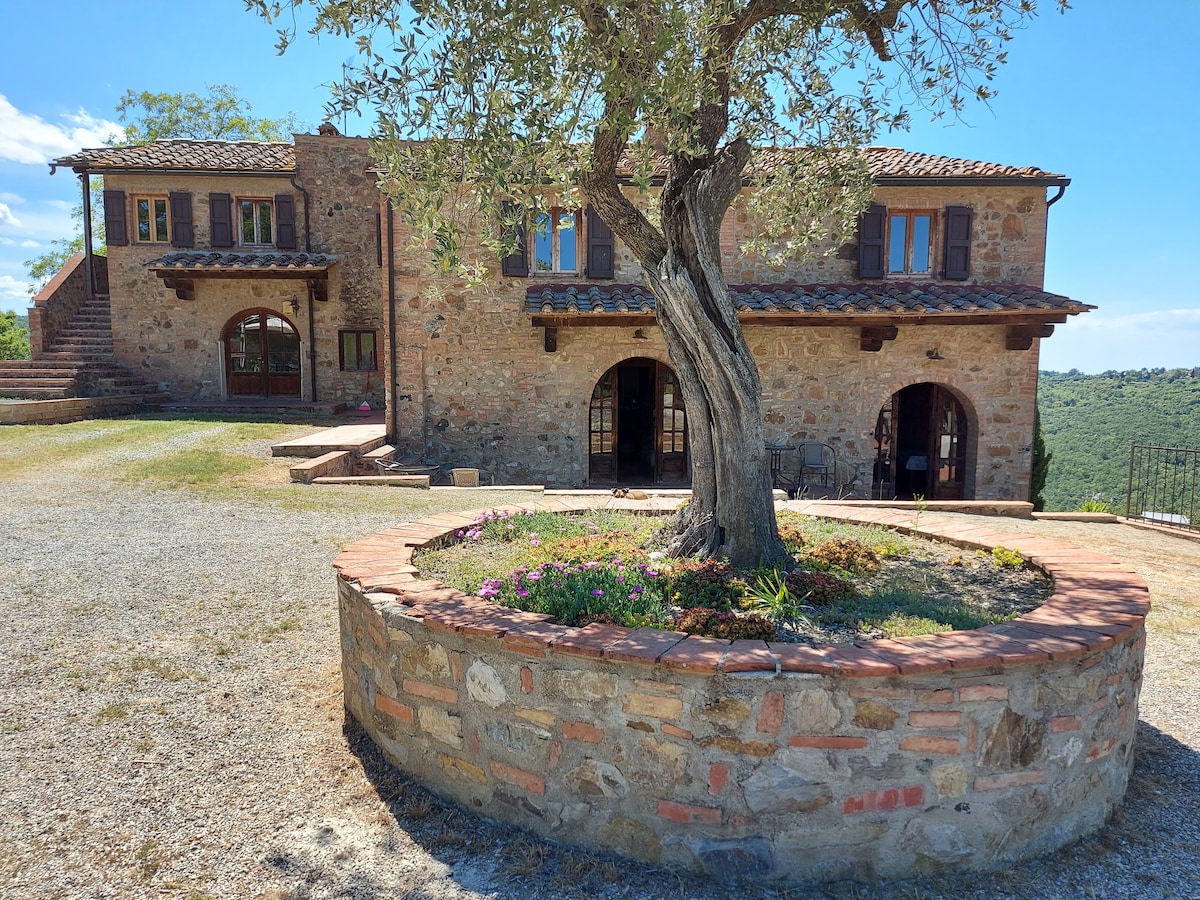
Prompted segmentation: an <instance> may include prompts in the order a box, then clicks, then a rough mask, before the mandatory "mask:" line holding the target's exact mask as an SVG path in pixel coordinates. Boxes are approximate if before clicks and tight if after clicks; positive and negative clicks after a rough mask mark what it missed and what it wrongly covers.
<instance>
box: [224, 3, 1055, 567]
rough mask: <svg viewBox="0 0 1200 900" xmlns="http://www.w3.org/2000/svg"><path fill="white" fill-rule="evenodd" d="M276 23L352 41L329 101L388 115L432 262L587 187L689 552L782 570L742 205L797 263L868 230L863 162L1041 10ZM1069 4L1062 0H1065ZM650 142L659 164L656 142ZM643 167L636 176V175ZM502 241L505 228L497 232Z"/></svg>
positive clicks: (951, 109)
mask: <svg viewBox="0 0 1200 900" xmlns="http://www.w3.org/2000/svg"><path fill="white" fill-rule="evenodd" d="M246 5H247V8H249V9H251V10H254V11H256V12H257V13H258V14H260V15H262V16H263V17H265V18H266V19H268V20H269V21H273V22H276V23H277V24H278V26H279V28H280V30H279V35H280V41H279V45H278V46H279V49H280V52H284V51H285V50H286V48H287V46H288V44H289V42H291V41H292V40H294V39H295V37H296V35H297V34H298V33H299V32H300V31H301V30H303V29H305V28H307V30H308V31H309V32H310V33H311V34H313V35H315V36H319V35H321V34H334V35H339V36H343V37H344V36H350V37H353V38H354V39H355V40H356V42H357V47H358V51H359V60H358V66H357V70H356V77H355V78H353V79H348V80H347V81H346V82H345V83H343V84H342V85H340V86H339V87H338V88H337V89H335V97H334V101H333V105H334V108H340V109H356V108H358V107H360V106H361V105H368V106H373V107H374V108H376V109H377V111H378V125H377V134H376V138H377V140H376V142H375V153H376V156H377V159H378V161H379V163H380V166H381V172H382V175H381V180H380V183H381V186H382V187H383V189H384V190H385V192H386V193H387V194H388V196H389V197H390V198H391V199H392V201H393V203H394V204H395V206H396V209H397V210H398V213H399V215H401V216H402V217H403V218H404V220H405V221H406V223H407V224H408V225H409V226H410V227H411V228H412V229H413V234H414V246H417V247H421V248H425V249H427V250H429V251H430V255H431V259H432V262H433V263H434V265H435V268H436V269H437V270H440V271H441V272H443V273H447V274H456V275H459V276H461V277H463V278H466V279H468V280H469V281H472V282H474V283H477V284H480V285H482V284H484V283H485V282H486V280H487V278H488V276H489V275H490V274H492V273H491V272H489V271H487V268H490V266H489V267H487V268H485V267H483V266H481V265H480V264H478V263H475V262H473V261H472V260H473V259H474V257H473V256H472V255H471V254H469V253H467V252H465V251H466V249H467V248H468V245H469V242H468V238H469V236H472V235H476V234H478V233H480V232H482V233H485V234H490V235H492V236H493V238H492V241H491V243H492V246H493V249H495V250H496V251H497V252H498V253H501V254H504V253H507V252H510V251H511V250H513V249H514V241H513V238H512V234H513V231H514V229H513V226H515V225H516V224H518V223H519V222H521V221H522V220H527V217H528V216H530V215H531V214H534V213H537V212H541V211H544V210H545V209H546V208H547V207H548V206H550V205H554V206H575V205H578V204H579V203H580V194H582V195H583V197H585V198H586V201H587V203H588V204H590V205H591V206H592V207H594V208H595V210H596V211H597V212H598V213H599V215H600V217H601V218H602V219H603V220H604V221H605V223H607V224H608V226H609V227H610V228H612V230H613V232H614V233H615V234H616V235H617V237H618V238H619V239H620V240H621V242H622V243H623V244H624V245H625V247H627V248H629V250H630V251H631V252H632V253H633V255H634V256H635V257H636V259H637V261H638V262H639V263H640V265H641V267H642V270H643V273H644V278H645V281H646V285H647V287H649V288H650V289H651V291H652V292H653V293H654V295H655V299H656V304H657V317H658V322H659V325H660V327H661V329H662V332H663V336H664V338H665V341H666V344H667V348H668V352H669V354H670V358H671V364H672V366H673V367H674V369H675V371H676V373H677V375H678V376H679V381H680V388H681V391H682V394H683V399H684V403H685V407H686V410H687V414H688V435H689V442H690V450H691V456H692V491H693V493H692V501H691V503H690V504H689V505H688V506H687V507H686V509H685V510H684V512H683V513H682V514H681V516H680V521H679V523H678V531H677V538H676V544H675V546H674V548H673V549H674V550H675V551H676V552H678V553H680V554H699V555H701V556H704V557H721V558H728V559H729V560H730V561H731V562H733V563H734V564H737V565H743V566H753V565H761V564H776V563H780V562H783V561H784V559H785V551H784V549H783V546H782V543H781V542H780V540H779V537H778V533H777V530H776V526H775V519H774V513H773V506H772V501H771V484H770V475H769V472H768V466H767V458H766V457H767V455H766V450H765V447H764V431H763V423H762V416H761V411H760V394H761V387H760V382H759V374H758V370H757V368H756V366H755V362H754V360H753V358H752V356H751V354H750V351H749V348H748V347H747V345H746V342H745V340H744V338H743V336H742V332H741V328H740V327H739V324H738V319H737V314H736V311H735V309H734V307H733V304H732V301H731V298H730V296H729V291H728V286H727V284H726V282H725V277H724V274H723V272H722V268H721V255H720V250H721V248H720V225H721V221H722V219H723V218H724V216H725V214H726V212H727V211H728V210H729V208H730V206H731V205H732V204H734V203H735V202H742V201H740V200H739V198H740V197H742V196H743V195H747V194H748V199H747V200H746V201H745V202H746V203H747V212H748V214H749V216H750V221H752V222H753V223H755V224H756V226H757V228H758V234H757V236H756V239H754V240H753V241H751V242H749V243H743V244H742V245H741V246H740V247H739V250H740V252H743V253H748V252H753V253H756V254H760V255H762V256H765V261H766V262H771V261H773V260H774V259H775V258H776V257H780V258H782V257H794V256H797V255H803V254H805V253H810V252H812V248H813V247H814V246H815V245H816V244H817V243H818V242H821V241H822V240H823V239H824V240H827V239H828V238H829V237H830V236H833V237H835V238H837V237H838V236H848V235H851V234H852V233H853V229H854V226H855V222H856V218H857V216H858V215H859V213H860V212H861V211H862V209H863V208H864V207H865V206H866V204H867V202H868V199H869V193H870V179H869V176H868V172H867V170H866V163H865V159H864V156H863V155H862V154H861V153H860V152H859V151H860V150H861V148H862V147H864V146H865V145H867V144H868V143H869V142H870V141H871V140H872V139H873V138H874V136H875V135H876V134H878V133H879V132H880V131H881V130H888V129H895V128H903V127H904V126H905V125H906V123H907V122H908V117H909V112H908V109H907V108H906V106H905V105H904V104H906V103H907V104H912V105H915V106H916V107H918V108H921V109H923V110H928V111H930V112H931V113H932V114H933V115H935V116H936V115H945V114H950V115H957V114H958V113H959V112H960V110H961V109H962V108H963V106H964V103H965V102H966V100H967V99H968V98H969V97H971V96H975V97H978V98H981V99H985V100H986V99H987V98H988V97H989V96H990V95H991V87H990V84H989V82H990V81H991V79H992V77H993V75H994V74H995V71H996V68H997V66H998V65H999V64H1001V63H1003V62H1004V49H1003V47H1004V44H1005V43H1006V42H1007V41H1008V40H1009V39H1010V38H1011V36H1012V33H1013V30H1014V29H1015V28H1016V27H1018V26H1020V25H1021V24H1022V22H1023V20H1025V19H1026V18H1028V17H1029V16H1031V15H1033V13H1034V11H1035V8H1034V3H1033V2H1032V0H637V2H629V0H625V2H614V0H538V2H529V0H408V2H388V0H246ZM1059 5H1060V6H1065V3H1064V2H1062V0H1059ZM658 151H662V152H661V153H660V152H658ZM630 167H631V169H632V172H631V174H629V175H628V177H625V178H622V177H621V174H622V173H625V171H626V168H630ZM505 235H507V237H505Z"/></svg>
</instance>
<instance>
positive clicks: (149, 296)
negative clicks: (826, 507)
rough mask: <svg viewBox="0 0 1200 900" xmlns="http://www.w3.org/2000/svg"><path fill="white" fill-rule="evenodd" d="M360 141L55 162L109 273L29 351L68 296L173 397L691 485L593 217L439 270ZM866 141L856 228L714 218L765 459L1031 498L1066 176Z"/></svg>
mask: <svg viewBox="0 0 1200 900" xmlns="http://www.w3.org/2000/svg"><path fill="white" fill-rule="evenodd" d="M325 130H328V129H325ZM368 146H369V144H368V141H367V140H366V139H361V138H349V137H342V136H340V135H336V134H330V135H326V134H318V135H296V136H295V139H294V142H293V143H253V142H222V141H188V140H165V141H158V142H156V143H154V144H151V145H147V146H140V147H124V148H106V149H100V150H85V151H82V152H80V153H77V154H74V155H71V156H67V157H63V158H61V159H58V160H55V161H54V163H53V164H52V165H53V166H54V167H64V168H71V169H73V170H74V171H75V172H77V173H80V174H81V175H88V176H96V175H98V176H102V177H103V179H104V216H105V223H106V230H107V240H108V251H107V263H106V264H105V262H104V260H103V258H99V257H97V258H95V259H93V260H86V259H85V260H82V261H81V262H80V263H79V264H78V266H77V268H78V271H77V272H73V273H64V274H63V275H60V277H59V278H58V279H56V280H55V282H53V283H52V284H51V285H49V286H48V287H47V289H46V290H45V291H43V293H42V295H40V296H39V297H38V299H37V301H36V304H35V308H34V309H33V310H32V314H33V315H32V317H31V321H32V322H33V329H34V332H35V353H37V352H42V353H43V354H45V353H47V352H49V350H50V348H51V347H52V346H53V344H54V338H55V335H54V333H53V332H55V331H58V332H62V331H63V330H64V329H68V328H69V327H70V315H68V314H67V313H66V312H64V311H63V310H64V309H66V307H65V306H64V302H63V301H61V300H59V301H56V299H55V297H56V295H58V296H68V295H69V296H75V297H76V298H77V299H76V300H75V301H74V302H75V307H74V308H79V307H80V304H81V303H83V302H84V300H80V299H78V298H79V297H80V296H83V295H86V297H84V299H85V300H86V299H87V297H91V298H92V299H91V300H90V301H88V302H91V303H93V304H94V303H96V302H100V303H103V301H104V300H105V299H107V302H108V307H109V315H110V317H111V356H112V360H113V361H114V362H116V363H117V364H119V365H122V366H124V367H126V368H127V369H129V370H132V371H133V372H134V373H136V374H137V376H138V377H140V378H141V379H142V380H144V381H147V382H149V383H150V384H151V385H153V386H154V387H156V388H157V389H158V390H159V391H162V392H164V393H166V394H168V395H170V397H171V398H172V399H173V400H175V401H177V402H178V401H192V402H196V401H211V402H228V403H230V404H233V403H236V402H239V401H242V400H244V399H246V398H270V399H272V400H273V401H278V402H280V403H286V402H289V401H290V402H300V401H319V402H324V403H335V404H336V403H345V404H348V405H352V406H357V405H358V404H359V403H361V401H362V400H363V399H364V398H365V399H368V400H369V401H370V402H371V403H372V405H374V406H377V405H379V404H380V402H381V401H382V400H386V408H387V417H388V428H389V435H390V437H391V439H392V441H393V442H394V443H396V445H397V446H398V447H400V448H402V452H408V453H411V454H413V455H416V456H419V457H423V458H427V459H431V460H436V461H437V462H440V463H444V464H450V465H455V466H464V467H467V466H469V467H477V468H480V469H483V470H485V471H487V472H488V473H490V474H491V475H492V477H493V478H494V479H495V480H496V482H497V483H531V482H532V483H539V482H540V483H545V484H547V485H555V486H565V487H579V486H584V485H593V486H604V485H617V484H620V485H636V484H672V483H680V482H685V481H686V479H687V478H688V472H689V467H688V446H687V432H686V410H685V409H683V408H682V404H681V401H680V398H679V393H678V391H677V389H676V384H675V374H674V372H673V371H672V369H671V366H670V361H669V359H668V357H667V353H666V348H665V345H664V342H663V340H662V337H661V335H660V333H659V330H658V328H657V327H656V325H655V317H654V298H653V296H651V295H650V294H649V292H648V291H647V290H646V289H645V288H644V287H643V286H642V285H641V282H640V277H639V269H638V266H637V264H636V263H635V261H634V259H633V257H632V255H631V253H630V252H629V251H628V250H627V249H626V248H624V247H622V246H621V245H620V243H619V242H618V241H616V240H615V239H614V237H613V235H612V233H611V232H610V231H609V229H608V228H607V227H606V226H605V225H604V223H603V222H601V221H600V219H599V218H598V217H597V216H596V215H595V214H594V213H593V212H592V211H591V210H590V209H589V208H588V207H587V206H586V205H585V206H584V207H583V208H582V209H555V210H553V212H552V213H551V215H550V216H548V217H546V219H545V220H544V221H541V222H530V223H529V226H528V228H527V229H525V231H524V236H525V237H527V240H525V244H526V247H525V249H524V250H523V251H522V252H519V253H517V254H516V255H514V256H511V257H508V258H506V259H503V260H501V259H497V258H496V257H495V255H494V254H493V253H491V252H490V251H488V250H486V249H484V248H483V247H482V245H480V246H478V247H475V248H474V249H473V250H472V251H470V253H473V254H474V257H475V258H476V259H478V260H479V261H481V262H482V263H483V264H485V265H486V266H487V268H488V269H489V271H492V272H495V273H496V275H495V277H494V278H493V279H492V281H491V283H490V284H488V285H485V286H484V287H483V288H482V289H475V288H467V287H464V286H463V285H462V284H461V283H459V282H453V281H450V280H446V281H445V282H444V283H439V282H438V281H437V280H436V279H431V277H430V276H429V275H428V272H427V268H426V265H425V261H424V260H423V259H422V258H421V257H420V256H419V254H415V253H413V252H412V251H411V250H409V249H408V248H409V244H410V238H411V234H410V233H409V232H408V231H407V229H406V227H405V226H404V224H403V222H402V221H401V220H400V218H399V217H398V216H396V215H394V214H393V213H392V212H391V210H390V208H389V206H388V204H387V201H386V199H385V198H384V197H383V195H382V194H381V192H380V191H379V189H378V187H377V186H376V179H375V176H374V174H373V171H372V160H371V158H370V156H369V153H368ZM867 153H868V161H869V165H870V171H871V173H872V176H873V178H874V183H875V186H876V187H875V196H874V203H873V204H872V206H871V207H870V208H869V209H868V210H867V211H866V212H865V213H864V214H863V216H862V217H861V221H860V228H859V233H858V236H857V240H856V241H852V242H849V243H846V244H845V245H842V246H837V247H834V246H830V247H829V248H827V249H828V251H829V252H828V253H826V254H824V255H818V256H817V257H816V258H815V259H813V260H811V261H808V262H803V263H799V262H797V263H792V264H790V265H788V266H786V267H784V268H781V269H780V268H771V267H769V266H768V265H766V264H765V262H764V261H762V260H761V259H759V258H756V257H755V256H753V255H752V254H749V253H744V252H742V251H741V250H740V249H739V246H740V241H741V239H742V238H743V237H744V236H745V235H747V234H748V230H749V228H750V226H751V223H750V220H749V216H748V213H747V211H746V208H745V206H744V205H739V204H735V205H734V207H733V208H732V209H731V211H730V214H729V215H728V217H727V220H726V222H725V223H724V227H723V234H722V251H723V254H724V259H723V263H724V266H725V271H726V274H727V278H728V280H729V283H730V285H731V290H732V291H733V294H734V297H735V300H736V303H737V308H738V310H739V316H740V319H741V323H742V326H743V328H744V330H745V333H746V337H747V340H748V342H749V344H750V346H751V348H752V350H753V352H754V354H755V357H756V359H757V360H758V364H759V368H760V371H761V374H762V382H763V392H764V393H763V398H762V401H763V414H764V418H765V426H766V432H767V436H768V440H769V441H771V442H772V444H773V445H777V446H778V447H780V448H781V449H780V452H779V453H777V454H776V455H775V463H776V465H777V467H778V468H780V469H782V470H785V471H786V470H789V469H791V470H796V469H799V468H800V467H802V466H803V465H804V464H805V463H806V462H807V463H810V464H811V463H816V464H818V465H820V464H825V465H826V466H828V469H826V470H822V471H820V472H819V473H818V474H820V475H821V476H822V480H823V483H824V484H825V485H826V486H831V487H832V488H833V489H836V490H838V491H841V492H843V493H846V492H852V493H854V494H856V495H858V496H876V497H884V498H891V497H897V496H898V497H912V496H914V495H921V496H924V497H926V498H929V499H958V498H963V499H981V500H1024V499H1027V497H1028V493H1029V476H1030V465H1031V445H1032V437H1033V428H1034V424H1033V421H1034V411H1035V402H1036V391H1037V369H1038V352H1039V344H1040V341H1041V340H1042V339H1044V338H1046V337H1048V336H1049V335H1050V334H1051V332H1052V331H1053V326H1054V324H1056V323H1059V322H1064V321H1066V317H1067V316H1068V315H1075V314H1078V313H1081V312H1084V311H1086V310H1088V309H1091V308H1092V307H1090V306H1087V305H1085V304H1082V303H1079V302H1076V301H1074V300H1071V299H1069V298H1067V297H1064V296H1060V295H1057V294H1052V293H1048V292H1046V291H1045V290H1044V289H1043V278H1044V263H1045V250H1046V229H1047V219H1048V214H1049V211H1050V207H1051V206H1052V205H1053V204H1054V203H1055V202H1056V201H1057V200H1058V199H1059V198H1060V197H1061V196H1062V194H1063V191H1064V190H1065V188H1066V186H1067V185H1068V184H1069V179H1067V178H1065V177H1063V176H1061V175H1056V174H1052V173H1048V172H1045V171H1042V170H1040V169H1037V168H1033V167H1024V168H1017V167H1012V166H1006V165H998V164H992V163H982V162H972V161H966V160H960V159H950V158H946V157H940V156H931V155H926V154H921V153H910V152H905V151H903V150H899V149H892V148H871V149H870V150H869V151H867ZM105 270H106V271H105ZM72 278H73V279H74V282H73V283H74V284H75V287H74V288H72V289H68V284H69V283H71V279H72ZM80 284H83V285H84V286H83V288H82V290H81V289H80V288H79V285H80ZM431 288H433V289H432V290H431ZM72 292H73V293H72ZM105 295H107V297H106V298H105ZM806 442H811V443H813V444H815V445H816V446H818V447H820V450H819V451H818V454H820V453H822V452H823V453H826V454H829V456H826V457H824V458H822V457H821V456H820V455H818V456H817V457H812V456H811V452H812V451H811V449H808V450H804V449H802V447H803V445H804V444H805V443H806ZM821 445H824V446H823V447H821ZM799 454H804V456H805V458H800V457H799ZM830 457H832V460H831V459H830ZM810 474H811V473H810Z"/></svg>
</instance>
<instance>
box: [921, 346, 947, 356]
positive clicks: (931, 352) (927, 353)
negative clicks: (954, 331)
mask: <svg viewBox="0 0 1200 900" xmlns="http://www.w3.org/2000/svg"><path fill="white" fill-rule="evenodd" d="M925 356H926V358H928V359H945V358H946V357H944V356H942V354H940V353H938V351H937V348H936V347H934V348H933V349H932V350H926V351H925Z"/></svg>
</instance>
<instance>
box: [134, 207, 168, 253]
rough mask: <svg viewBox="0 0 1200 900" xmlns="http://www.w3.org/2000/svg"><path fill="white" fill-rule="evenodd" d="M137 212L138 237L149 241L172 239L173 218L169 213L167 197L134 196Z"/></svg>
mask: <svg viewBox="0 0 1200 900" xmlns="http://www.w3.org/2000/svg"><path fill="white" fill-rule="evenodd" d="M133 208H134V209H135V210H136V212H137V239H138V240H139V241H146V242H149V243H163V244H165V243H167V242H168V241H169V240H171V218H170V216H169V215H168V214H167V210H168V207H167V198H166V197H134V198H133Z"/></svg>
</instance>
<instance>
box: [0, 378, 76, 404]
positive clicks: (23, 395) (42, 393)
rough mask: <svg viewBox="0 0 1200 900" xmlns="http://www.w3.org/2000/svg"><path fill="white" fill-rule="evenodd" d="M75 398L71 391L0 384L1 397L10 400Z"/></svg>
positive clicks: (68, 389)
mask: <svg viewBox="0 0 1200 900" xmlns="http://www.w3.org/2000/svg"><path fill="white" fill-rule="evenodd" d="M71 396H73V394H72V393H71V389H70V388H67V389H59V388H21V387H9V386H8V385H6V384H4V383H3V382H0V397H4V398H6V399H8V400H65V399H67V398H68V397H71Z"/></svg>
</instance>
